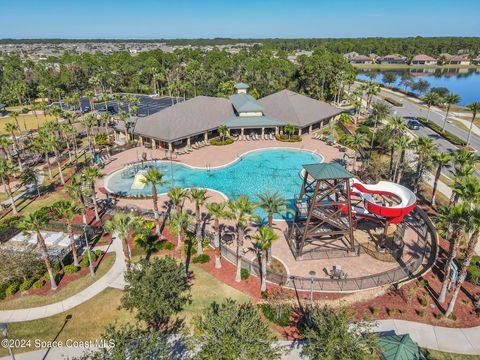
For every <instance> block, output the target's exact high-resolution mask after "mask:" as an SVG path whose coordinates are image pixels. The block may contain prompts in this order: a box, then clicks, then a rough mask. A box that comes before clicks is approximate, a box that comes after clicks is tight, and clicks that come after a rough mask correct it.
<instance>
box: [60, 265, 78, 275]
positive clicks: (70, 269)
mask: <svg viewBox="0 0 480 360" xmlns="http://www.w3.org/2000/svg"><path fill="white" fill-rule="evenodd" d="M63 271H64V272H65V274H72V273H74V272H77V271H78V267H76V266H75V265H73V264H70V265H67V266H64V267H63Z"/></svg>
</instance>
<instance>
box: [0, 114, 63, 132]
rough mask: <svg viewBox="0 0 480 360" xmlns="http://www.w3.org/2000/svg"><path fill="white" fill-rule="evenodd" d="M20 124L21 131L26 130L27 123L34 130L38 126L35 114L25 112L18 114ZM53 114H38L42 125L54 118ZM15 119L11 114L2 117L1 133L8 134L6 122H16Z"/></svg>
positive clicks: (0, 122) (29, 128) (28, 127)
mask: <svg viewBox="0 0 480 360" xmlns="http://www.w3.org/2000/svg"><path fill="white" fill-rule="evenodd" d="M17 119H18V124H19V126H20V132H25V125H26V126H27V129H28V130H33V129H36V128H37V120H36V119H35V115H31V114H25V115H23V114H22V115H19V116H18V118H17ZM53 119H54V117H53V116H47V117H45V116H43V115H38V122H39V124H40V126H41V125H42V124H43V123H45V122H46V121H48V120H53ZM14 122H15V119H14V118H13V117H11V116H7V117H4V118H0V135H3V134H7V132H6V131H5V124H7V123H14Z"/></svg>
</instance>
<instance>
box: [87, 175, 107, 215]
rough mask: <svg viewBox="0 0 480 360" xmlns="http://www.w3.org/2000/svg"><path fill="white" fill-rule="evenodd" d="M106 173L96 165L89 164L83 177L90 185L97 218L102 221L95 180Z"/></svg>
mask: <svg viewBox="0 0 480 360" xmlns="http://www.w3.org/2000/svg"><path fill="white" fill-rule="evenodd" d="M103 176H104V174H103V173H102V172H101V170H100V169H99V168H98V167H96V166H88V167H86V168H85V169H84V170H83V178H84V180H85V182H86V183H88V184H89V185H90V189H91V194H90V195H91V196H92V202H93V209H94V211H95V219H96V220H97V221H100V215H99V214H98V204H97V194H96V189H95V180H96V179H99V178H101V177H103Z"/></svg>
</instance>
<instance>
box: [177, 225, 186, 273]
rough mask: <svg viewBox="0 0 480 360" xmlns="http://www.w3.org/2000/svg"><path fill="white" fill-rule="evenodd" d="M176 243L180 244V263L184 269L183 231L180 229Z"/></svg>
mask: <svg viewBox="0 0 480 360" xmlns="http://www.w3.org/2000/svg"><path fill="white" fill-rule="evenodd" d="M178 241H179V243H180V259H181V261H182V264H183V266H184V267H185V268H186V266H187V259H186V257H185V239H184V234H183V229H180V230H179V231H178Z"/></svg>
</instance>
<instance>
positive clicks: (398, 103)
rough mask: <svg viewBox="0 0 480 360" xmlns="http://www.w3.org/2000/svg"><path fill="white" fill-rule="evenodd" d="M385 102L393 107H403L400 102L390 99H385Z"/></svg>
mask: <svg viewBox="0 0 480 360" xmlns="http://www.w3.org/2000/svg"><path fill="white" fill-rule="evenodd" d="M383 100H385V101H386V102H388V103H390V104H392V105H393V106H397V107H401V106H403V104H402V103H401V102H398V101H397V100H395V99H392V98H389V97H384V98H383Z"/></svg>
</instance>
